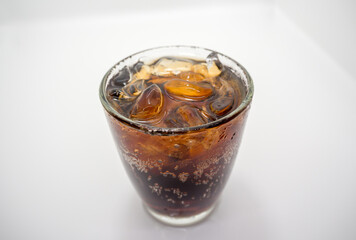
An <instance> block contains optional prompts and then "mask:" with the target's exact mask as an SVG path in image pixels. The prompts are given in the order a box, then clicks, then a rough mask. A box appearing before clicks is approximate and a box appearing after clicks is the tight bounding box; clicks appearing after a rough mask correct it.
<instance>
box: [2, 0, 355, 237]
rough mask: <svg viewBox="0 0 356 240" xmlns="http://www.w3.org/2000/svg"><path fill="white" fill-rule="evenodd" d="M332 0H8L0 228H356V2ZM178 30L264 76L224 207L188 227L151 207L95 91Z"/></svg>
mask: <svg viewBox="0 0 356 240" xmlns="http://www.w3.org/2000/svg"><path fill="white" fill-rule="evenodd" d="M335 3H336V1H333V0H331V1H324V2H322V1H297V2H296V1H288V0H287V1H276V2H274V1H262V0H260V1H258V0H255V1H247V0H246V1H237V2H235V1H218V2H216V1H204V2H203V1H198V0H195V1H192V2H190V1H180V2H179V3H173V2H172V3H171V2H166V1H154V2H152V3H151V2H150V4H148V3H145V2H143V1H127V2H123V1H115V2H114V1H109V0H107V1H100V2H95V1H77V2H74V3H72V2H70V1H55V2H54V1H43V0H34V1H31V2H30V1H24V0H17V1H10V0H5V1H4V0H3V1H1V2H0V146H1V147H0V239H4V240H12V239H14V240H18V239H31V240H32V239H34V240H42V239H43V240H52V239H54V240H57V239H58V240H59V239H60V240H71V239H73V240H74V239H76V240H77V239H85V240H91V239H105V240H106V239H108V240H111V239H172V240H174V239H243V240H244V239H253V240H258V239H271V240H286V239H288V240H289V239H298V240H299V239H305V240H309V239H310V240H312V239H342V240H351V239H352V240H353V239H356V205H355V202H356V174H355V173H356V145H355V143H356V126H355V123H356V106H355V103H356V94H355V92H356V74H355V69H356V68H355V61H354V59H353V58H354V56H355V47H354V43H355V41H354V40H355V36H356V33H355V31H356V30H355V29H356V26H355V23H356V21H355V18H354V16H352V12H355V10H356V8H355V4H354V3H352V2H351V1H346V0H345V1H339V2H338V4H335ZM140 4H141V6H139V5H140ZM145 4H146V5H145ZM147 4H148V5H147ZM306 6H308V7H306ZM329 13H332V14H329ZM172 44H187V45H198V46H202V47H207V48H211V49H214V50H217V51H220V52H222V53H225V54H227V55H228V56H230V57H232V58H234V59H236V60H237V61H239V62H240V63H242V64H243V65H244V66H245V67H246V68H247V69H248V71H249V72H250V74H251V75H252V77H253V79H254V82H255V88H256V90H255V97H254V100H253V106H252V109H251V111H250V116H249V119H248V122H247V127H246V129H245V135H244V138H243V141H242V145H241V148H240V152H239V156H238V159H237V164H236V165H235V169H234V171H233V173H232V175H231V178H230V180H229V182H228V184H227V187H226V189H225V191H224V193H223V195H222V198H221V201H220V204H219V206H218V208H217V209H216V211H215V212H214V213H213V214H212V215H211V217H210V218H209V219H207V220H206V221H204V222H203V223H201V224H199V225H196V226H192V227H185V228H173V227H167V226H165V225H162V224H160V223H157V222H156V221H154V220H153V219H152V218H151V217H149V216H148V215H147V214H146V212H145V211H144V210H143V208H142V205H141V202H140V199H139V198H138V196H137V194H136V193H135V191H134V189H133V187H132V186H131V183H130V182H129V179H128V177H127V176H126V173H125V172H124V169H123V167H122V165H121V162H120V160H119V159H118V155H117V153H116V149H115V146H114V142H113V140H112V137H111V135H110V132H109V128H108V126H107V123H106V120H105V117H104V114H103V110H102V107H101V105H100V101H99V97H98V87H99V83H100V81H101V78H102V77H103V75H104V74H105V72H106V71H107V70H108V69H109V68H110V67H111V66H112V65H113V64H114V63H116V62H117V61H119V60H120V59H122V58H124V57H126V56H128V55H130V54H132V53H134V52H137V51H139V50H143V49H146V48H150V47H155V46H161V45H172Z"/></svg>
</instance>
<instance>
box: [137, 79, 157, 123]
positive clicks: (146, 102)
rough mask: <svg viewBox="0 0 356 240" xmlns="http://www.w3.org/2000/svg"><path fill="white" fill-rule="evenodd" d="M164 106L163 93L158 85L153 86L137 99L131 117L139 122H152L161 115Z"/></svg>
mask: <svg viewBox="0 0 356 240" xmlns="http://www.w3.org/2000/svg"><path fill="white" fill-rule="evenodd" d="M162 106H163V95H162V91H161V89H160V88H159V87H158V86H157V85H156V84H153V85H151V86H149V87H148V88H146V89H145V90H144V91H143V92H142V93H141V95H140V96H139V97H138V98H137V100H136V102H135V104H134V106H133V107H132V110H131V112H130V117H131V119H135V120H139V121H148V120H152V119H153V118H157V117H158V116H159V115H160V113H161V110H162Z"/></svg>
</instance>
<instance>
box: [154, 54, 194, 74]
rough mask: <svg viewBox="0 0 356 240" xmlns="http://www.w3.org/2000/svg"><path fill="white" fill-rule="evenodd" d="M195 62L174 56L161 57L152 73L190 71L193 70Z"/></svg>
mask: <svg viewBox="0 0 356 240" xmlns="http://www.w3.org/2000/svg"><path fill="white" fill-rule="evenodd" d="M192 66H193V64H192V63H191V62H189V61H186V60H185V61H184V60H181V59H174V58H161V59H160V60H159V61H158V62H156V63H155V64H154V65H153V67H152V74H155V75H158V76H166V75H171V74H172V73H173V74H176V75H177V74H179V73H181V72H188V71H191V70H192Z"/></svg>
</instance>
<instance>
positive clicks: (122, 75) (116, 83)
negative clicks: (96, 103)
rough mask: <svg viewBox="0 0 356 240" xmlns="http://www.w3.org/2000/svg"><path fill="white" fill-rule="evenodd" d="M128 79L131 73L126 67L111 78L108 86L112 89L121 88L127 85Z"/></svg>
mask: <svg viewBox="0 0 356 240" xmlns="http://www.w3.org/2000/svg"><path fill="white" fill-rule="evenodd" d="M130 79H131V71H130V69H129V68H128V67H127V66H125V67H124V68H123V69H121V70H120V72H118V73H117V74H116V75H115V76H113V77H112V79H111V80H110V81H109V84H110V85H111V87H114V88H122V87H124V86H125V85H126V84H127V83H128V81H130Z"/></svg>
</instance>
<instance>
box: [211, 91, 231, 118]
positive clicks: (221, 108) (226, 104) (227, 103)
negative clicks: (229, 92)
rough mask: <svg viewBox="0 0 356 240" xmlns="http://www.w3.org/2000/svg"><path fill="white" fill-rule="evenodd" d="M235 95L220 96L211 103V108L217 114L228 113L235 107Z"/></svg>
mask: <svg viewBox="0 0 356 240" xmlns="http://www.w3.org/2000/svg"><path fill="white" fill-rule="evenodd" d="M233 104H234V98H233V96H225V97H219V98H217V99H216V100H215V101H214V102H212V103H210V110H211V111H212V112H213V113H214V114H215V115H217V116H219V117H221V116H223V115H226V114H227V113H228V112H229V111H230V110H231V109H232V107H233Z"/></svg>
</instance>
